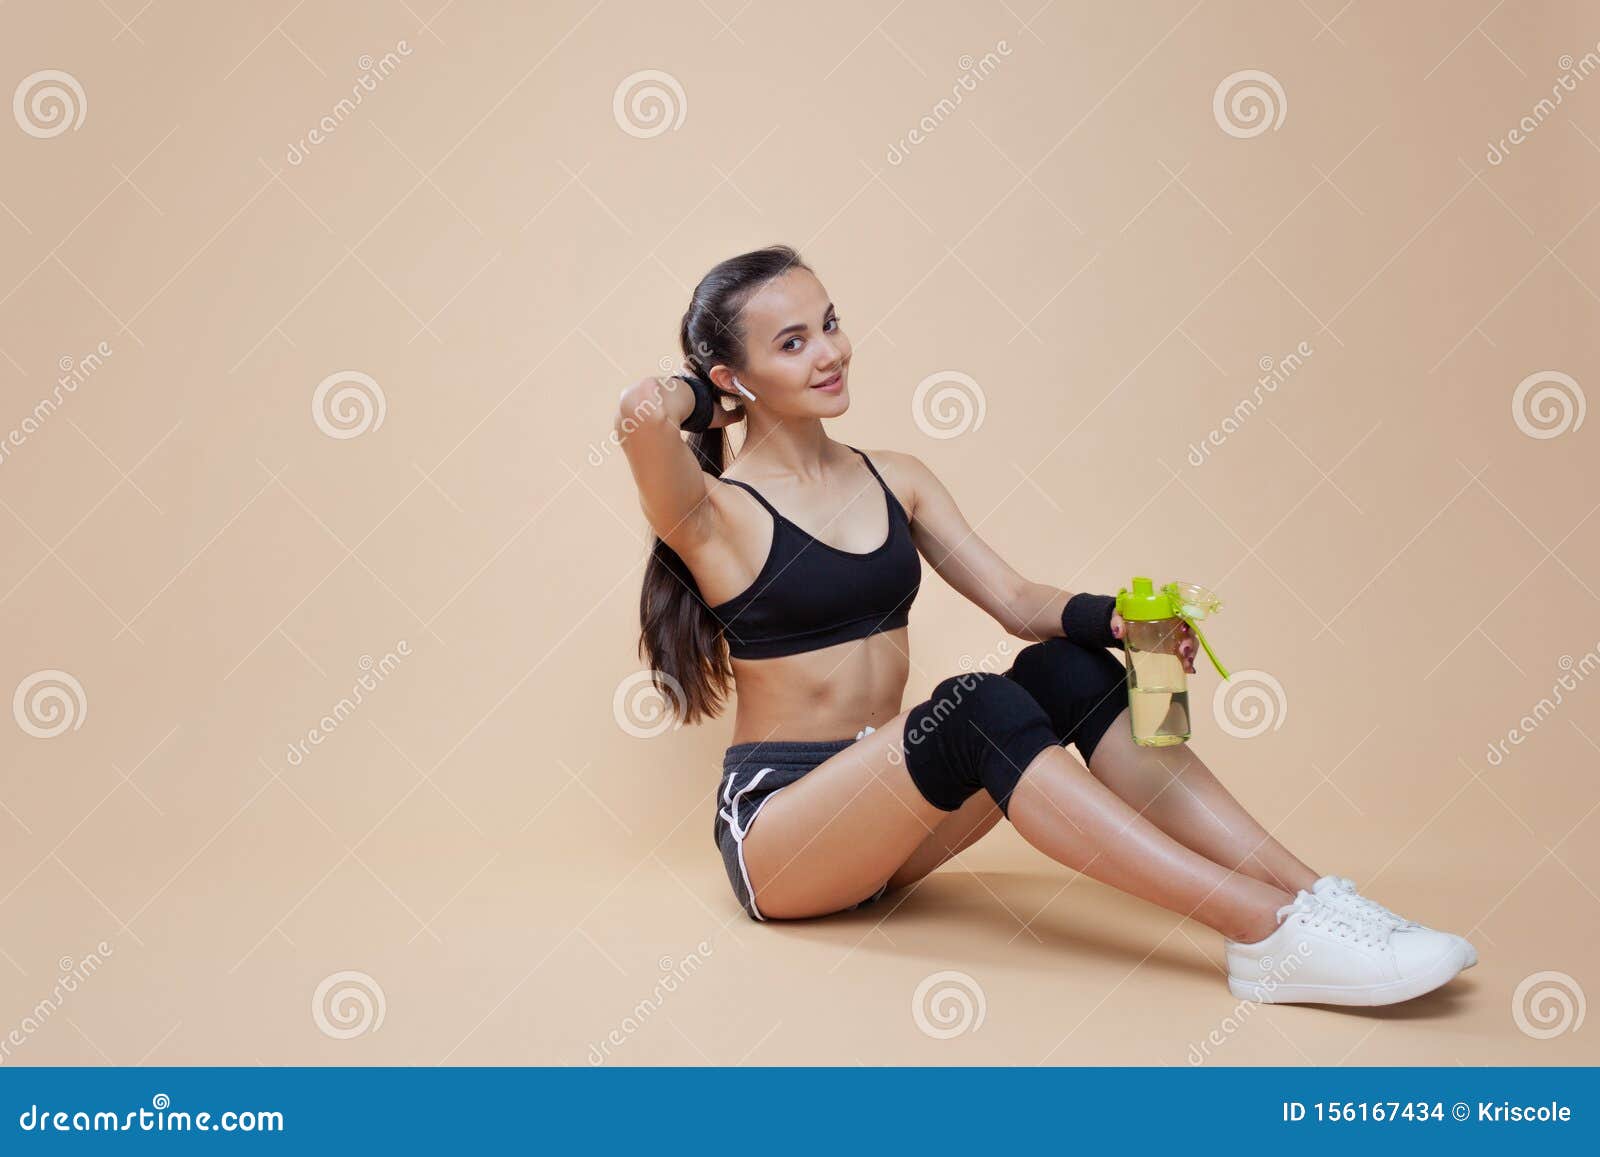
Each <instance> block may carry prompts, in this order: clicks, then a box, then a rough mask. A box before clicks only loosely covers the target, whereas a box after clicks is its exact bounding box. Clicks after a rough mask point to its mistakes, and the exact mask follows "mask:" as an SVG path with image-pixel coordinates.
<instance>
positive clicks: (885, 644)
mask: <svg viewBox="0 0 1600 1157" xmlns="http://www.w3.org/2000/svg"><path fill="white" fill-rule="evenodd" d="M907 635H908V630H907V628H905V627H899V628H897V629H896V630H893V631H881V632H879V633H878V634H876V635H868V636H867V637H866V638H864V639H852V640H851V641H849V642H848V643H838V644H836V645H834V646H832V647H822V648H820V649H818V650H815V651H806V652H804V653H802V654H799V655H783V656H780V657H778V658H775V659H734V660H732V666H733V679H734V685H735V688H736V692H737V697H738V708H737V710H736V712H735V714H734V722H733V738H732V740H730V742H732V743H749V742H753V741H761V740H770V741H774V742H777V741H782V740H796V739H818V740H822V739H853V738H855V735H856V733H857V732H858V731H860V730H861V729H862V728H863V727H867V726H872V727H877V726H878V725H879V724H881V723H883V722H884V721H886V720H888V719H892V718H894V716H896V715H898V714H899V713H900V701H901V697H902V695H903V694H904V693H905V688H906V678H907V676H908V675H909V674H910V666H911V662H910V659H909V657H908V650H907Z"/></svg>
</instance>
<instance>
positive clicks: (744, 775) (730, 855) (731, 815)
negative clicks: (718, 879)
mask: <svg viewBox="0 0 1600 1157" xmlns="http://www.w3.org/2000/svg"><path fill="white" fill-rule="evenodd" d="M871 730H873V729H872V728H870V727H868V728H863V729H862V731H861V732H860V733H859V734H857V735H856V737H855V739H823V740H808V739H801V740H767V741H765V742H759V741H758V742H752V743H735V744H734V745H733V746H732V747H730V748H728V750H727V751H726V752H724V753H723V756H722V784H721V786H720V787H719V789H718V791H717V815H716V822H715V824H714V825H713V828H712V831H713V835H714V837H715V839H716V841H717V848H718V850H719V851H720V852H721V853H722V863H723V866H724V867H725V868H727V870H728V882H729V883H730V884H732V885H733V894H734V896H735V897H737V898H738V900H739V904H740V906H741V907H742V908H744V912H745V915H746V916H749V917H750V919H752V920H765V919H766V917H765V916H763V915H762V914H761V910H760V909H759V908H757V907H756V902H755V896H754V895H753V894H752V890H751V888H750V873H749V872H748V871H746V869H745V864H744V840H745V837H746V836H747V835H749V834H750V827H751V825H752V824H754V823H755V822H756V816H758V815H760V814H761V809H762V808H763V807H765V806H766V803H767V801H768V800H769V799H771V798H772V797H773V796H774V795H776V794H777V793H778V792H780V791H782V790H783V789H784V788H786V787H788V786H789V785H790V784H792V783H794V782H795V781H796V780H798V779H800V777H801V776H803V775H805V774H806V772H808V771H811V770H813V769H814V768H816V766H817V765H818V764H820V763H822V762H824V761H825V760H827V759H828V758H829V757H830V756H832V755H837V754H838V753H839V752H841V751H843V750H844V749H845V748H847V747H849V746H850V745H851V744H852V743H854V742H855V741H856V739H860V738H861V737H862V736H863V735H866V734H867V733H868V732H869V731H871ZM888 890H889V884H888V882H887V881H885V882H884V885H883V887H881V888H879V889H878V890H877V891H876V892H874V893H873V894H872V895H870V896H868V897H867V898H866V899H864V900H861V901H858V902H857V903H855V904H852V905H850V906H849V907H848V908H844V909H841V910H842V911H845V912H851V911H854V910H855V909H857V908H861V907H864V906H865V905H867V904H871V903H873V902H874V901H876V900H879V899H881V898H882V897H883V894H884V893H885V892H887V891H888Z"/></svg>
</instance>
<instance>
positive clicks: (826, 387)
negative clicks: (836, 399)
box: [811, 370, 844, 394]
mask: <svg viewBox="0 0 1600 1157" xmlns="http://www.w3.org/2000/svg"><path fill="white" fill-rule="evenodd" d="M811 388H812V389H813V390H821V391H822V392H823V393H824V394H837V393H838V392H839V391H840V390H842V389H843V388H844V371H843V370H840V371H839V372H838V373H836V374H834V375H833V377H831V378H829V379H828V380H827V381H825V382H819V383H818V384H817V385H814V386H812V387H811Z"/></svg>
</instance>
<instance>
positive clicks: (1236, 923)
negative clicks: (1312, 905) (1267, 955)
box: [1217, 880, 1294, 944]
mask: <svg viewBox="0 0 1600 1157" xmlns="http://www.w3.org/2000/svg"><path fill="white" fill-rule="evenodd" d="M1250 883H1251V884H1252V885H1253V887H1251V888H1250V889H1249V891H1250V895H1249V896H1247V897H1246V898H1245V899H1244V902H1243V903H1242V904H1240V905H1239V906H1238V907H1236V908H1235V909H1234V912H1233V913H1232V919H1231V920H1230V921H1229V922H1228V925H1227V926H1226V927H1220V928H1218V929H1217V931H1219V932H1221V933H1222V934H1223V935H1224V936H1226V937H1227V938H1228V939H1229V940H1233V941H1235V942H1237V943H1239V944H1255V943H1257V942H1258V941H1262V940H1265V939H1266V938H1267V937H1268V936H1271V935H1272V934H1273V933H1274V932H1276V931H1277V930H1278V923H1279V921H1278V909H1280V908H1282V907H1283V906H1284V905H1285V904H1289V903H1292V902H1293V900H1294V897H1293V896H1291V895H1289V893H1287V892H1285V891H1284V890H1283V889H1281V888H1278V887H1276V886H1274V885H1272V884H1263V883H1261V882H1260V881H1259V880H1252V881H1250Z"/></svg>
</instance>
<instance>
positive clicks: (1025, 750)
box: [905, 671, 1059, 818]
mask: <svg viewBox="0 0 1600 1157" xmlns="http://www.w3.org/2000/svg"><path fill="white" fill-rule="evenodd" d="M1058 742H1059V741H1058V740H1057V738H1056V735H1055V732H1054V731H1052V730H1051V728H1050V717H1049V716H1048V715H1047V714H1046V713H1045V710H1044V708H1043V707H1041V706H1040V705H1039V704H1038V702H1036V701H1035V700H1034V698H1033V696H1031V695H1029V694H1028V692H1027V691H1026V690H1024V689H1023V687H1022V686H1021V684H1019V683H1016V682H1014V681H1013V680H1010V679H1005V678H1003V677H1001V676H999V675H995V674H992V673H990V672H987V671H971V672H968V673H967V674H964V675H953V676H951V677H950V678H948V679H946V680H944V682H942V683H940V684H939V685H938V686H937V687H935V688H934V689H933V694H932V695H931V696H929V697H928V698H927V699H924V700H923V701H922V702H921V703H918V704H917V705H916V706H915V707H913V708H912V709H911V710H910V711H909V712H908V713H907V715H906V725H905V752H906V769H907V770H908V771H909V772H910V773H911V779H912V782H914V783H915V784H916V785H917V790H918V791H920V792H922V796H923V798H924V799H926V800H927V801H928V802H929V803H931V804H933V806H934V807H937V808H942V809H943V810H945V811H955V810H956V809H957V808H959V807H960V806H961V805H962V804H964V803H965V802H966V801H967V800H968V799H969V798H971V797H972V796H973V795H974V794H976V793H977V792H978V791H980V790H986V791H988V793H989V794H990V795H991V796H992V797H993V798H994V801H995V803H997V804H999V805H1000V811H1001V813H1002V814H1003V815H1005V816H1006V817H1007V818H1009V817H1010V814H1011V813H1010V811H1009V810H1008V808H1009V803H1010V800H1011V791H1012V789H1013V788H1015V787H1016V786H1017V781H1018V780H1019V779H1021V778H1022V773H1023V771H1024V770H1025V769H1026V768H1027V766H1028V764H1030V763H1032V762H1033V759H1034V757H1035V756H1037V755H1038V754H1039V752H1041V751H1043V750H1044V749H1045V748H1046V747H1053V746H1056V745H1057V744H1058Z"/></svg>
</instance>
